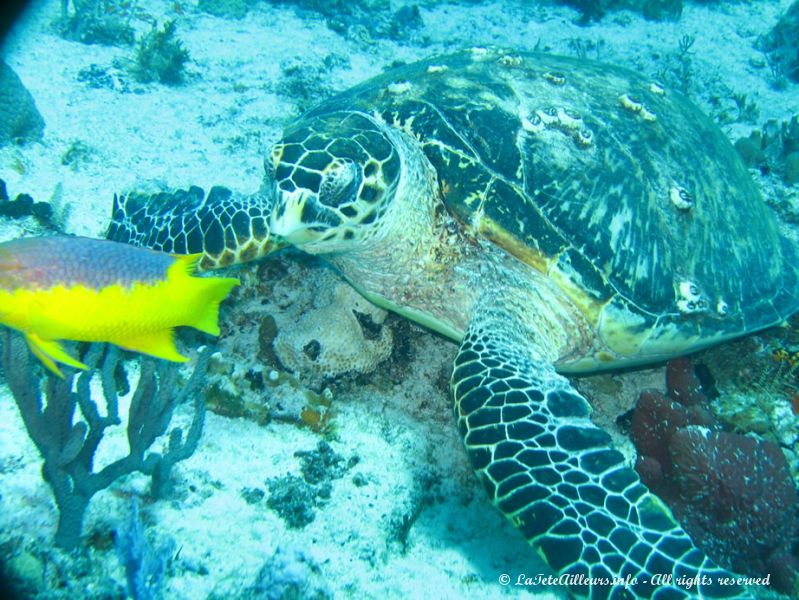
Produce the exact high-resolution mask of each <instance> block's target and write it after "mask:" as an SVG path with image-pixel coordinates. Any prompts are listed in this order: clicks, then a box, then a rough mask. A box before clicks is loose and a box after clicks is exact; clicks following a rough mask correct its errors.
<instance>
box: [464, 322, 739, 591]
mask: <svg viewBox="0 0 799 600" xmlns="http://www.w3.org/2000/svg"><path fill="white" fill-rule="evenodd" d="M516 325H517V323H516V322H515V321H513V320H512V318H510V317H509V315H508V314H507V312H502V311H483V312H480V311H478V313H477V314H476V315H475V316H474V317H473V320H472V322H471V324H470V326H469V328H468V330H467V333H466V335H465V337H464V339H463V341H462V343H461V346H460V350H459V352H458V354H457V356H456V358H455V365H454V371H453V374H452V382H451V386H452V392H453V396H454V401H455V416H456V418H457V420H458V428H459V430H460V432H461V435H462V436H463V439H464V443H465V446H466V450H467V451H468V454H469V457H470V459H471V462H472V465H473V466H474V468H475V471H476V472H477V474H478V477H479V478H480V480H481V481H482V482H483V484H484V486H485V488H486V490H487V491H488V495H489V496H490V497H491V499H492V501H493V502H494V504H495V505H496V506H497V507H498V508H499V509H500V511H502V513H503V514H505V516H506V517H508V518H509V519H510V520H511V521H512V522H513V524H514V525H515V526H516V527H518V528H519V529H520V530H521V532H522V534H524V536H525V537H526V539H527V540H528V541H529V542H530V543H531V544H532V545H533V546H534V547H535V548H536V549H537V550H538V551H539V552H540V553H542V554H543V556H544V558H545V559H546V560H547V562H548V563H549V564H550V566H551V567H552V568H553V569H555V570H556V571H558V572H559V573H561V574H568V575H573V576H575V577H568V578H567V581H566V583H568V584H569V585H570V588H571V591H572V593H574V594H575V595H578V596H589V597H590V598H631V597H639V598H657V599H666V598H675V599H676V598H689V597H695V595H698V596H699V597H702V598H732V597H735V598H741V597H748V596H746V595H745V592H744V590H743V589H742V588H741V587H738V586H734V585H725V584H724V582H721V581H720V578H723V577H730V574H729V573H727V572H726V571H724V570H722V569H720V568H718V567H717V566H716V565H715V564H713V562H712V561H711V560H710V559H709V558H707V557H706V556H704V554H703V553H702V551H700V550H699V549H698V548H696V547H695V546H694V545H693V543H692V542H691V540H690V538H689V537H688V534H686V533H685V531H683V529H682V528H681V527H680V526H679V525H678V524H677V522H676V521H675V520H674V517H673V516H672V514H671V511H670V510H669V509H668V508H667V507H666V506H665V505H664V504H663V503H662V501H661V500H660V499H659V498H657V497H656V496H655V495H653V494H652V493H651V492H649V491H648V490H647V489H646V487H645V486H644V485H643V484H642V483H641V482H640V480H639V478H638V475H637V474H636V472H635V471H634V470H633V469H631V468H630V467H629V466H628V465H627V464H626V461H625V459H624V456H623V455H622V454H621V453H620V452H618V451H617V450H614V449H612V447H611V439H610V436H609V435H608V434H607V433H606V432H605V431H602V430H601V429H599V428H598V427H596V426H595V425H594V424H593V423H592V422H591V420H590V418H589V416H590V412H591V408H590V406H589V404H588V402H587V401H586V400H585V399H584V398H583V397H581V396H580V395H579V394H578V393H577V392H576V391H575V390H574V389H573V388H572V386H571V385H570V384H569V382H568V380H567V379H565V378H564V377H562V376H560V375H558V374H557V373H556V372H555V369H554V368H553V366H552V365H551V364H549V362H547V361H546V360H544V359H543V358H541V357H542V355H543V353H541V352H538V351H537V350H536V348H535V347H534V346H533V343H531V341H530V340H529V337H528V336H527V335H525V334H524V333H523V332H524V329H523V328H522V327H516ZM696 577H698V578H699V579H698V580H697V579H695V578H696ZM592 578H596V579H594V581H596V580H597V579H605V580H607V581H613V579H614V578H617V584H616V585H615V586H614V585H612V584H611V585H592V584H591V583H592V582H591V581H590V579H592ZM619 581H621V583H618V582H619ZM697 581H698V582H699V585H698V586H697V585H696V582H697ZM625 582H626V584H627V585H625ZM727 583H729V582H727ZM692 584H693V587H691V586H692ZM697 588H698V589H697ZM628 592H631V593H628Z"/></svg>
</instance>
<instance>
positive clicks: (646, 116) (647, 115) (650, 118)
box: [640, 107, 658, 123]
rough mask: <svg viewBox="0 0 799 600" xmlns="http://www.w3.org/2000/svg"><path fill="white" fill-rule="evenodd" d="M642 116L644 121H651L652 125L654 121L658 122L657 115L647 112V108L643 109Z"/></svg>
mask: <svg viewBox="0 0 799 600" xmlns="http://www.w3.org/2000/svg"><path fill="white" fill-rule="evenodd" d="M640 115H641V118H642V119H643V120H644V121H649V122H650V123H651V122H653V121H657V120H658V117H657V115H656V114H655V113H653V112H651V111H649V110H647V109H646V108H645V107H643V108H641V112H640Z"/></svg>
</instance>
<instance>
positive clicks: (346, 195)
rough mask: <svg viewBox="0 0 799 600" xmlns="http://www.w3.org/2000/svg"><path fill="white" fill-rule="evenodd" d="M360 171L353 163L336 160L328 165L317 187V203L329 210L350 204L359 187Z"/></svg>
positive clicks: (345, 160) (340, 159)
mask: <svg viewBox="0 0 799 600" xmlns="http://www.w3.org/2000/svg"><path fill="white" fill-rule="evenodd" d="M361 180H362V176H361V169H360V168H359V167H358V165H356V164H355V163H354V162H353V161H351V160H347V159H342V158H336V159H334V160H333V162H332V163H330V166H328V167H327V168H326V169H325V170H324V173H323V175H322V183H321V185H320V186H319V203H320V204H324V205H325V206H329V207H331V208H338V207H339V206H340V205H341V204H343V203H345V202H351V201H352V200H354V199H355V198H356V196H357V194H358V190H359V189H360V187H361Z"/></svg>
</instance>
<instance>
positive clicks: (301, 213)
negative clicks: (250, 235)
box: [269, 189, 341, 246]
mask: <svg viewBox="0 0 799 600" xmlns="http://www.w3.org/2000/svg"><path fill="white" fill-rule="evenodd" d="M340 222H341V219H340V218H339V217H338V216H337V215H336V214H335V213H333V211H331V210H330V209H329V208H327V207H324V206H321V205H320V204H319V202H318V199H317V194H315V193H313V192H311V191H310V190H304V189H298V190H295V191H293V192H282V193H281V194H280V197H279V200H278V202H277V204H276V205H275V209H274V210H273V211H272V218H271V222H270V226H269V230H270V232H271V234H272V235H273V236H276V237H277V238H279V239H281V240H283V241H284V242H285V243H289V244H293V245H294V246H303V245H305V244H308V243H311V242H315V241H318V240H319V239H320V237H322V235H323V234H324V233H325V232H326V231H328V230H329V229H331V228H333V227H335V226H337V225H339V224H340Z"/></svg>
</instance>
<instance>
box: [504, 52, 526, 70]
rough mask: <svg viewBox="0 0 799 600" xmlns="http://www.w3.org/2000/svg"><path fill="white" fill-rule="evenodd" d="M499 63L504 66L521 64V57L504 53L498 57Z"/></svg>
mask: <svg viewBox="0 0 799 600" xmlns="http://www.w3.org/2000/svg"><path fill="white" fill-rule="evenodd" d="M499 64H501V65H502V66H505V67H518V66H519V65H520V64H522V57H521V56H511V55H510V54H506V55H505V56H503V57H502V58H500V59H499Z"/></svg>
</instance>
